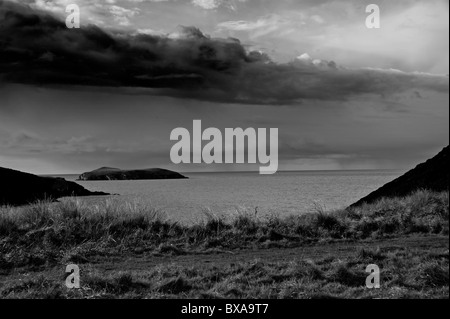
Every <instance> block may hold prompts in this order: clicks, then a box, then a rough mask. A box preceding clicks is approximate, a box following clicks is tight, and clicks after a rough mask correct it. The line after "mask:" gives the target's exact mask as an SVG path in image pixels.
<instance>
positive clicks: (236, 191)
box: [63, 171, 402, 222]
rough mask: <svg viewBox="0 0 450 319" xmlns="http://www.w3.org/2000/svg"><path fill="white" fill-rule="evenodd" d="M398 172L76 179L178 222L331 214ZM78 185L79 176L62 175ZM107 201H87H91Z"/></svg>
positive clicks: (102, 199)
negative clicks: (243, 214) (242, 214)
mask: <svg viewBox="0 0 450 319" xmlns="http://www.w3.org/2000/svg"><path fill="white" fill-rule="evenodd" d="M401 173H402V172H400V171H332V172H330V171H326V172H325V171H322V172H280V173H277V174H276V175H272V176H261V175H259V174H257V173H190V174H189V173H188V174H185V175H186V176H188V177H189V179H187V180H147V181H92V182H91V181H89V182H88V181H77V183H79V184H80V185H82V186H84V187H85V188H87V189H89V190H92V191H103V192H107V193H111V194H120V196H114V197H113V198H114V200H119V201H132V202H134V201H138V202H140V203H145V204H148V205H149V206H150V205H151V207H154V208H156V209H158V210H162V211H164V212H165V213H166V215H167V217H169V218H170V219H172V220H176V221H180V222H193V221H197V220H199V219H202V218H204V213H203V212H204V211H205V210H206V211H208V210H209V211H211V212H213V213H214V214H216V215H222V214H225V215H230V214H234V213H236V211H248V212H252V213H253V212H255V210H257V211H258V214H261V215H267V214H276V215H279V216H287V215H298V214H305V213H309V212H311V211H313V210H314V208H315V207H317V205H320V206H321V207H324V208H326V209H327V210H333V209H338V208H343V207H347V206H348V205H350V204H352V203H354V202H356V201H357V200H359V199H361V198H362V197H364V196H366V195H368V194H369V193H371V192H372V191H374V190H376V189H378V188H379V187H380V186H382V185H384V184H385V183H387V182H389V181H391V180H393V179H395V178H397V177H398V176H400V175H401ZM63 177H64V178H66V179H67V180H71V181H75V179H76V178H77V176H74V175H66V176H63ZM105 199H106V198H105V197H100V198H99V197H95V198H84V199H83V200H86V201H89V202H98V201H104V200H105Z"/></svg>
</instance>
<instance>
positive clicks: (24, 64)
mask: <svg viewBox="0 0 450 319" xmlns="http://www.w3.org/2000/svg"><path fill="white" fill-rule="evenodd" d="M72 3H75V4H78V5H79V7H80V9H81V28H80V29H67V28H66V27H65V24H64V20H65V18H66V15H67V13H65V8H66V6H67V5H68V4H72ZM371 3H376V4H378V5H379V7H380V10H381V28H380V29H368V28H367V27H366V24H365V22H366V17H367V15H368V14H367V13H366V6H367V5H368V4H371ZM448 13H449V4H448V1H441V0H399V1H395V3H394V1H382V0H380V1H376V0H370V1H365V0H363V1H361V0H358V1H350V0H341V1H326V0H314V1H313V0H303V1H300V0H296V1H294V0H279V1H269V0H100V1H93V0H78V1H77V0H54V1H44V0H25V1H2V0H0V166H2V167H8V168H13V169H17V170H22V171H27V172H32V173H36V174H62V173H75V174H78V173H82V172H84V171H90V170H93V169H96V168H98V167H102V166H112V167H120V168H147V167H163V168H168V169H174V170H177V171H183V172H186V171H226V170H233V171H239V170H257V169H258V168H259V165H233V164H230V165H204V164H201V165H181V166H176V165H174V164H172V163H171V161H170V149H171V147H172V146H173V144H174V143H173V142H171V141H170V132H171V131H172V130H173V129H174V128H177V127H185V128H188V129H190V130H192V121H193V120H196V119H200V120H202V124H203V126H204V128H207V127H217V128H219V129H224V128H227V127H231V128H235V127H242V128H248V127H253V128H278V129H279V144H280V149H279V156H280V170H338V169H408V168H412V167H414V166H415V165H416V164H418V163H419V162H422V161H424V160H426V159H428V158H430V157H432V156H433V155H435V154H436V153H437V152H439V151H440V150H441V149H442V148H443V147H445V146H447V145H448V142H449V112H448V110H449V106H448V105H449V89H448V85H449V82H448V74H449V14H448Z"/></svg>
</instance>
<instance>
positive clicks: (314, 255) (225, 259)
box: [92, 236, 449, 272]
mask: <svg viewBox="0 0 450 319" xmlns="http://www.w3.org/2000/svg"><path fill="white" fill-rule="evenodd" d="M378 247H379V248H380V249H381V250H382V251H383V252H386V251H389V250H394V249H398V248H410V249H419V250H430V251H431V250H433V249H448V247H449V237H448V236H429V237H406V238H395V239H389V240H379V241H377V240H376V241H370V242H358V243H331V244H322V245H315V246H307V247H298V248H288V249H282V248H275V249H274V248H272V249H258V250H245V251H233V252H229V253H221V254H214V255H198V254H197V255H183V256H166V257H154V256H140V257H136V256H133V257H125V258H124V257H122V258H117V259H116V258H113V259H111V258H107V259H99V260H97V261H95V262H94V263H93V264H92V265H93V266H94V267H95V268H96V269H97V270H99V271H105V272H109V271H117V270H118V269H121V270H124V271H143V270H148V269H150V268H152V267H155V266H161V265H162V266H163V265H169V264H176V265H181V266H200V265H221V266H223V265H226V264H231V263H238V262H245V261H251V260H255V259H260V260H262V261H265V262H286V261H294V260H304V259H319V258H323V257H326V256H329V255H333V256H334V257H337V258H345V257H348V256H349V255H353V254H354V253H355V252H356V251H358V249H360V248H367V249H377V248H378Z"/></svg>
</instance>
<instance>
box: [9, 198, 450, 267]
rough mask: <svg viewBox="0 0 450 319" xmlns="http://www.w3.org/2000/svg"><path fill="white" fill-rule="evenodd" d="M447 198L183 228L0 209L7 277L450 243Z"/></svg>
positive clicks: (67, 207)
mask: <svg viewBox="0 0 450 319" xmlns="http://www.w3.org/2000/svg"><path fill="white" fill-rule="evenodd" d="M448 200H449V198H448V193H432V192H427V191H419V192H417V193H415V194H412V195H411V196H408V197H405V198H397V199H385V200H381V201H379V202H377V203H375V204H372V205H365V206H361V207H359V208H351V209H347V210H341V211H336V212H323V211H321V210H320V209H318V210H317V212H315V213H311V214H306V215H301V216H292V217H289V218H278V217H275V216H257V215H255V214H254V213H248V214H247V213H241V214H239V215H237V216H234V217H230V218H227V219H225V218H217V217H214V216H213V215H212V214H206V215H205V221H204V222H203V223H199V224H197V225H190V226H188V225H181V224H178V223H176V222H172V221H169V220H166V219H165V218H164V217H163V215H162V214H160V213H159V212H156V211H154V210H152V209H151V208H148V207H145V206H142V205H139V204H136V203H134V204H125V203H122V204H120V203H119V202H117V201H116V202H114V201H110V202H106V203H105V204H104V205H97V206H96V205H91V206H86V205H84V204H82V203H81V202H80V201H77V200H76V199H73V200H68V201H64V202H62V203H56V204H55V203H49V202H42V203H37V204H35V205H32V206H29V207H23V208H11V207H3V208H0V270H1V271H2V272H3V273H5V272H8V271H9V270H11V269H15V268H17V267H48V266H51V265H54V264H57V263H61V262H62V263H68V262H75V263H81V264H82V263H85V262H88V261H89V260H91V259H92V257H95V256H114V255H117V256H122V255H124V254H146V255H155V256H158V255H183V254H192V253H215V252H221V251H228V250H233V249H245V248H262V249H263V248H274V247H280V248H283V247H296V246H301V245H308V244H315V243H325V242H331V241H358V240H363V239H377V238H378V239H379V238H389V237H396V236H404V235H411V234H444V235H448V230H449V226H448V220H449V205H448Z"/></svg>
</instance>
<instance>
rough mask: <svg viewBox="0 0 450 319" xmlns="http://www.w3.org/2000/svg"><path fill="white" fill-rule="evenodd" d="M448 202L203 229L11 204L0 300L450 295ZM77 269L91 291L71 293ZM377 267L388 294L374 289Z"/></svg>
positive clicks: (112, 205) (96, 209)
mask: <svg viewBox="0 0 450 319" xmlns="http://www.w3.org/2000/svg"><path fill="white" fill-rule="evenodd" d="M448 199H449V198H448V193H432V192H427V191H419V192H417V193H415V194H412V195H411V196H408V197H405V198H396V199H385V200H381V201H379V202H377V203H375V204H372V205H365V206H361V207H358V208H352V209H347V210H341V211H335V212H324V211H322V210H321V209H320V208H318V209H317V212H316V213H313V214H308V215H302V216H292V217H289V218H278V217H276V216H258V215H255V214H254V213H242V214H240V215H237V216H233V217H230V218H228V219H224V218H217V217H215V216H214V215H212V214H206V215H205V220H204V222H203V223H201V224H197V225H181V224H178V223H175V222H172V221H169V220H166V219H164V217H163V215H162V214H160V213H159V212H156V211H154V210H152V209H151V208H148V207H145V206H142V205H139V204H137V203H133V204H119V202H114V201H111V202H106V203H105V204H104V205H98V206H85V205H84V204H82V203H81V202H80V201H77V200H76V199H71V200H67V201H63V202H62V203H48V202H43V203H37V204H35V205H32V206H29V207H22V208H11V207H4V208H1V209H0V298H45V297H55V298H56V297H62V298H104V297H109V298H118V297H125V298H187V297H191V298H333V297H337V298H448V293H449V291H448V278H449V277H448V276H449V264H448V258H449V252H448V231H449V227H448V217H449V209H448V207H449V205H448ZM411 238H413V239H415V240H413V241H412V242H411V240H410V239H411ZM422 238H423V240H422ZM425 239H426V240H428V241H430V240H431V242H432V243H433V244H432V245H428V246H426V245H421V242H422V241H424V240H425ZM408 240H409V241H410V243H409V244H408V245H406V244H405V245H403V244H402V243H407V241H408ZM394 241H396V242H397V244H396V245H390V243H392V242H394ZM305 247H306V248H305ZM330 247H333V248H332V249H330ZM305 249H306V250H305ZM344 251H345V253H344ZM288 252H290V253H291V255H289V254H287V253H288ZM300 252H302V253H300ZM235 255H240V256H241V257H243V258H239V259H236V258H233V256H235ZM274 256H279V257H277V258H276V259H274V258H275V257H274ZM284 256H286V257H284ZM183 258H184V260H185V261H186V262H182V260H183ZM71 263H74V264H78V265H80V267H81V269H82V272H83V275H82V276H83V277H82V289H79V290H68V289H67V288H66V287H65V286H64V278H65V277H64V276H66V274H65V272H64V271H65V267H64V265H66V264H71ZM139 263H141V264H142V265H143V266H142V267H138V266H137V265H138V264H139ZM369 264H377V265H378V266H379V267H380V268H381V269H382V278H383V283H384V286H383V289H380V290H369V289H367V288H366V286H365V278H366V277H367V276H368V274H367V273H365V268H366V267H367V265H369ZM115 265H120V266H115Z"/></svg>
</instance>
